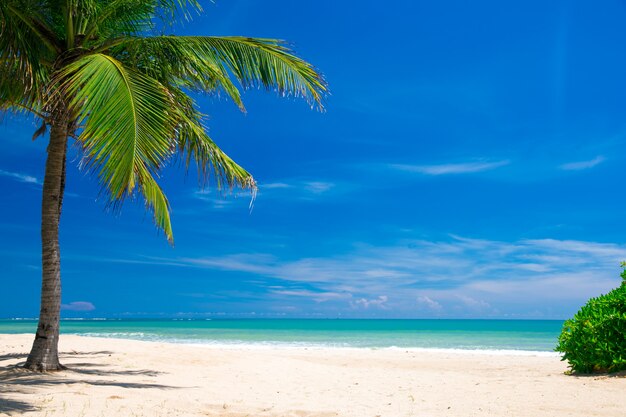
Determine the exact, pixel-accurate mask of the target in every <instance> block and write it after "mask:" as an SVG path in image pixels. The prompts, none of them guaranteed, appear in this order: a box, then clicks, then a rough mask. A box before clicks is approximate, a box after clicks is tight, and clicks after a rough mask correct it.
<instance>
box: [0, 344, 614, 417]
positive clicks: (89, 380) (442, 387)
mask: <svg viewBox="0 0 626 417" xmlns="http://www.w3.org/2000/svg"><path fill="white" fill-rule="evenodd" d="M32 337H33V336H32V335H0V416H7V415H9V416H17V415H19V416H50V417H52V416H88V417H90V416H105V417H113V416H124V417H126V416H230V417H244V416H250V417H253V416H293V417H330V416H354V417H375V416H381V417H388V416H390V417H391V416H424V417H428V416H463V417H469V416H499V417H500V416H502V417H504V416H515V417H524V416H529V417H530V416H533V417H537V416H581V417H582V416H584V417H590V416H607V417H618V416H624V415H626V377H624V376H617V377H615V376H613V377H607V376H587V377H574V376H567V375H564V371H565V370H566V364H565V363H563V362H561V361H559V358H558V357H554V356H550V357H548V356H517V355H499V354H498V355H491V354H471V353H456V352H426V351H419V350H408V351H407V350H402V349H398V350H395V349H381V350H371V349H337V348H308V349H305V348H273V347H268V348H263V347H232V348H231V347H209V346H193V345H180V344H168V343H153V342H143V341H133V340H119V339H99V338H89V337H79V336H62V338H61V343H60V348H61V351H62V352H63V353H62V362H63V363H64V364H65V365H66V366H68V367H70V369H69V370H67V371H63V372H59V373H55V374H46V375H40V374H34V373H31V372H28V371H24V370H22V369H19V368H17V367H15V365H17V364H19V363H22V362H23V361H24V360H25V357H26V353H27V352H28V350H29V348H30V345H31V343H32Z"/></svg>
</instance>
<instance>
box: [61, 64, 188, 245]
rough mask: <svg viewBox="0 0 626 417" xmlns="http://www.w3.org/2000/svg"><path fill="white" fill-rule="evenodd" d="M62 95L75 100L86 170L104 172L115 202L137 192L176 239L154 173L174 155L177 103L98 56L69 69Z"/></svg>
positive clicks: (159, 87)
mask: <svg viewBox="0 0 626 417" xmlns="http://www.w3.org/2000/svg"><path fill="white" fill-rule="evenodd" d="M58 80H59V83H60V85H61V87H60V89H59V91H58V92H57V94H65V95H66V96H67V97H69V100H70V106H71V109H72V111H74V112H75V117H76V118H77V120H78V122H79V123H80V124H81V127H82V131H81V132H80V135H79V137H78V140H79V142H80V143H82V145H83V148H84V155H85V166H86V167H87V168H89V169H95V170H97V171H98V175H99V178H100V181H101V183H102V184H103V187H104V189H105V190H106V191H107V192H108V194H109V195H110V199H111V202H113V203H115V202H120V201H122V200H123V199H124V198H125V197H127V196H132V195H133V193H134V192H135V190H136V189H137V188H139V190H140V192H141V193H142V194H143V196H144V198H145V200H146V203H147V205H148V206H149V207H150V209H151V210H152V211H153V214H154V220H155V222H156V224H157V226H159V227H160V228H161V229H163V230H164V231H165V233H166V236H167V238H168V239H169V240H170V241H171V240H172V234H171V225H170V218H169V206H168V204H167V200H166V199H165V196H164V195H163V193H162V192H161V190H160V188H159V187H158V185H157V184H156V181H155V180H154V175H156V173H157V172H158V170H159V169H160V168H161V167H162V165H163V164H164V163H165V162H166V161H167V159H168V158H169V157H170V156H171V155H172V153H173V151H174V145H175V144H174V143H173V139H174V138H173V129H174V123H175V121H176V118H175V114H174V113H172V110H171V107H172V104H173V102H172V100H171V96H170V95H169V94H168V92H167V90H166V89H165V88H164V87H163V86H162V85H161V84H159V83H158V82H157V81H156V80H154V79H152V78H150V77H147V76H146V75H144V74H141V73H139V72H137V71H134V70H131V69H129V68H126V67H124V66H123V65H122V63H120V62H119V61H117V60H115V59H114V58H112V57H110V56H107V55H103V54H94V55H88V56H85V57H83V58H81V59H79V60H78V61H75V62H74V63H72V64H70V65H68V66H67V67H65V68H64V69H63V70H62V71H61V72H60V73H59V74H58Z"/></svg>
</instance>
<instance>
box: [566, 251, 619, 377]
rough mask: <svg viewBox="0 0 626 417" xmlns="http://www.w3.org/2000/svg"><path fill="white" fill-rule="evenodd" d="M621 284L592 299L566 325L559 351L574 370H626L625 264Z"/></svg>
mask: <svg viewBox="0 0 626 417" xmlns="http://www.w3.org/2000/svg"><path fill="white" fill-rule="evenodd" d="M622 267H624V270H623V272H622V274H621V276H622V279H623V281H622V285H621V286H620V287H618V288H616V289H614V290H613V291H611V292H609V293H608V294H605V295H601V296H599V297H596V298H592V299H590V300H589V301H588V302H587V304H586V305H585V306H583V307H582V308H581V309H580V310H579V311H578V313H576V315H575V316H574V317H573V318H572V319H570V320H567V321H566V322H565V323H564V324H563V330H562V331H561V335H560V336H559V344H558V345H557V347H556V349H555V350H556V351H558V352H562V353H563V358H562V360H567V361H568V362H569V366H570V368H571V369H572V371H573V372H578V373H592V372H618V371H622V370H626V264H625V263H622Z"/></svg>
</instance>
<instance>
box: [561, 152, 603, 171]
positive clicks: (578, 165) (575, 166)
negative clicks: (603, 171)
mask: <svg viewBox="0 0 626 417" xmlns="http://www.w3.org/2000/svg"><path fill="white" fill-rule="evenodd" d="M604 161H606V158H605V157H604V156H602V155H600V156H596V157H595V158H593V159H590V160H588V161H579V162H569V163H567V164H563V165H561V166H560V167H559V168H561V169H563V170H565V171H580V170H582V169H589V168H593V167H595V166H596V165H599V164H601V163H602V162H604Z"/></svg>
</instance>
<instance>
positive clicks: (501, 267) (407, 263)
mask: <svg viewBox="0 0 626 417" xmlns="http://www.w3.org/2000/svg"><path fill="white" fill-rule="evenodd" d="M623 259H626V246H624V245H618V244H613V243H599V242H585V241H574V240H556V239H532V240H519V241H515V242H503V241H491V240H481V239H470V238H464V237H460V236H451V237H450V238H449V239H446V240H441V241H428V240H406V241H402V242H399V243H398V244H396V245H392V246H367V245H362V246H361V247H360V248H359V249H357V250H355V251H352V252H350V253H346V254H341V255H335V256H330V257H316V258H301V259H296V260H289V261H286V260H281V259H279V258H277V257H276V256H273V255H269V254H258V253H257V254H255V253H248V254H246V253H242V254H232V255H226V256H220V257H204V258H180V259H175V260H172V259H154V260H152V261H151V262H152V263H157V264H158V263H163V264H167V265H178V266H186V267H194V268H203V269H214V270H221V271H234V272H244V273H249V274H253V275H257V276H262V277H265V278H272V279H278V280H281V281H282V282H283V283H284V284H283V285H281V286H280V287H279V288H267V289H266V290H267V291H268V292H269V294H273V295H274V296H281V297H299V298H308V299H310V300H313V301H315V302H316V303H319V302H322V301H323V302H328V303H335V304H336V305H338V306H340V305H343V306H344V307H345V308H352V309H354V308H355V307H360V308H367V307H374V306H378V307H382V306H384V307H385V308H388V310H389V311H398V312H402V313H403V314H406V315H411V314H413V315H415V314H418V315H419V314H421V315H436V316H493V315H499V316H502V315H505V316H506V315H509V316H513V315H516V314H521V315H523V314H528V312H529V311H530V310H531V309H532V310H537V311H541V314H543V315H552V316H559V317H564V316H565V315H566V314H571V313H572V310H573V309H574V308H575V307H577V306H579V305H580V304H582V303H583V302H584V301H585V300H586V299H587V298H589V297H591V296H595V295H598V294H600V293H602V292H606V291H608V290H609V289H611V288H612V287H615V286H616V285H617V283H618V282H619V278H618V264H619V261H621V260H623ZM261 286H262V284H261ZM303 286H306V290H303V289H302V287H303ZM381 294H384V299H383V298H381V297H383V296H381Z"/></svg>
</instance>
